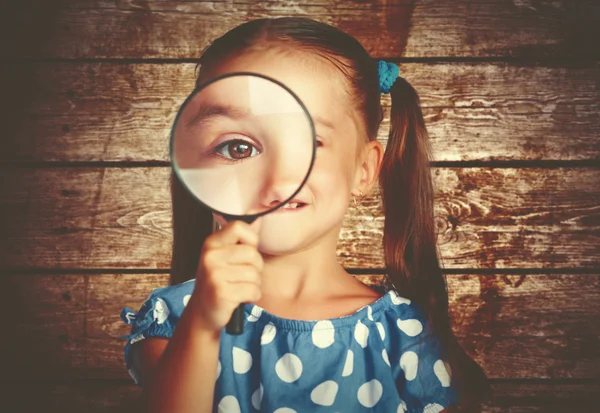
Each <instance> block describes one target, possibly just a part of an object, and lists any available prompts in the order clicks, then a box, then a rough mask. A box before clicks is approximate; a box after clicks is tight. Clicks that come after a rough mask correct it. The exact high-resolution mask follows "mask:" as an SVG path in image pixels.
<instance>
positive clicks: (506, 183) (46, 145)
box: [0, 0, 600, 413]
mask: <svg viewBox="0 0 600 413" xmlns="http://www.w3.org/2000/svg"><path fill="white" fill-rule="evenodd" d="M2 7H3V9H2V13H0V14H1V15H2V17H1V21H0V23H1V24H0V26H1V28H0V30H1V32H0V34H1V35H0V59H2V64H1V70H2V73H1V76H0V85H1V87H0V90H1V91H2V92H1V93H0V101H1V103H2V107H3V109H2V117H3V121H2V125H3V132H2V138H1V142H2V143H1V145H2V146H1V148H2V149H1V152H0V170H1V173H2V175H1V177H2V179H1V181H0V182H1V189H2V191H1V192H0V208H1V209H0V212H1V216H0V232H1V234H2V237H1V240H0V271H1V275H0V280H1V282H2V286H1V287H2V291H3V293H4V294H3V299H2V300H0V301H1V302H2V304H1V305H2V308H1V311H2V314H3V319H4V320H5V324H4V326H3V328H2V334H3V335H2V337H3V338H2V351H1V352H0V354H1V355H2V368H1V369H0V371H1V373H0V374H1V380H2V383H1V385H0V387H1V388H2V390H1V392H2V397H0V399H2V404H1V407H0V409H4V408H6V409H7V410H2V411H6V412H30V411H36V412H42V411H43V412H98V413H100V412H102V413H104V412H112V411H131V410H132V409H133V406H135V400H136V396H137V395H138V394H139V389H138V388H136V387H135V386H134V385H133V382H132V381H131V379H130V378H129V376H128V374H127V372H126V371H125V367H124V362H123V344H124V342H123V341H122V340H120V338H119V336H120V335H122V334H126V333H127V332H128V329H127V326H125V325H124V324H123V323H122V322H121V320H120V319H119V311H120V309H121V308H122V307H123V306H129V307H131V308H139V305H140V304H141V303H142V301H143V300H144V299H145V298H146V297H147V295H148V293H149V292H150V291H151V290H152V289H154V288H157V287H159V286H163V285H166V284H167V282H168V271H169V259H170V247H171V239H170V224H171V217H170V198H169V192H168V181H167V176H168V173H169V163H168V155H167V149H168V141H167V135H168V131H169V127H170V125H171V122H172V121H173V118H174V114H175V112H176V110H177V108H178V106H179V104H180V103H181V102H182V101H183V99H184V98H185V96H186V95H187V93H189V91H190V90H191V89H192V87H193V83H194V73H193V71H194V62H195V59H196V58H197V56H198V55H199V54H200V52H201V50H202V49H203V47H204V46H205V45H206V44H207V43H208V42H209V41H210V40H211V39H212V38H214V37H216V36H218V35H219V34H221V33H223V32H224V31H226V30H227V29H229V28H231V27H233V26H235V25H237V24H239V23H241V22H243V21H246V20H248V19H252V18H257V17H262V16H272V17H276V16H291V15H301V16H309V17H312V18H315V19H317V20H321V21H324V22H327V23H331V24H334V25H336V26H338V27H340V28H341V29H344V30H346V31H348V32H349V33H351V34H353V35H354V36H355V37H356V38H357V39H359V40H360V41H361V42H362V43H363V44H364V45H365V47H366V48H367V49H368V50H369V52H370V53H371V55H372V56H373V57H375V58H386V59H388V60H390V61H395V62H397V63H398V64H399V66H400V71H401V73H402V75H403V76H405V77H406V78H407V79H408V80H409V81H410V82H411V83H412V84H413V85H414V86H415V88H416V89H417V90H418V91H419V93H420V96H421V99H422V106H423V111H424V114H425V116H426V122H427V127H428V128H429V131H430V134H431V137H432V140H433V146H434V152H435V162H434V164H433V166H434V168H433V176H434V180H435V185H436V188H437V189H436V190H437V193H436V197H437V198H436V223H437V227H438V229H439V243H440V251H441V254H442V258H443V264H444V266H445V268H446V274H447V281H448V288H449V294H450V303H451V310H452V317H453V320H454V328H455V331H456V333H457V335H458V336H459V337H460V338H461V342H462V343H463V345H464V346H465V348H466V349H467V350H468V351H469V352H470V354H472V355H473V357H474V358H475V359H477V360H478V361H479V362H480V363H481V364H482V365H483V367H484V369H485V370H486V372H487V374H488V375H489V377H490V378H491V380H492V385H493V388H494V389H495V390H496V393H495V396H494V398H493V399H492V400H491V402H490V403H489V404H487V405H486V406H485V409H484V410H485V411H486V412H542V411H552V412H577V411H589V410H591V409H592V408H594V407H596V406H597V405H599V404H600V397H599V392H598V390H599V389H600V386H599V379H600V375H599V373H600V352H599V350H598V348H599V347H600V346H598V338H599V335H600V325H599V323H598V318H599V317H600V293H599V284H600V283H599V274H600V265H599V263H600V262H599V258H600V247H599V246H600V219H599V218H600V185H599V182H600V179H599V178H600V170H599V168H598V160H599V157H600V155H599V154H600V140H599V139H598V137H599V131H600V123H599V122H598V121H599V118H600V116H599V105H600V99H599V93H598V80H599V74H600V71H599V64H598V62H599V53H598V52H599V50H600V49H598V47H597V39H599V38H600V35H599V34H600V33H599V31H598V27H599V26H600V25H599V24H598V22H599V21H600V6H598V3H597V2H596V1H592V0H590V1H587V0H579V1H569V0H554V1H544V0H518V1H517V0H513V1H509V0H479V1H467V0H437V1H433V0H422V1H409V0H401V1H399V0H370V1H364V0H363V1H359V0H354V1H339V0H321V1H319V2H304V1H289V0H279V1H266V0H260V1H246V2H238V1H231V0H229V1H212V2H205V1H159V0H120V1H114V0H81V1H68V0H57V1H42V0H33V1H13V0H10V1H8V2H4V5H3V6H2ZM383 104H384V105H385V107H386V109H388V108H389V100H388V99H387V98H386V97H384V98H383ZM386 113H387V112H386ZM386 131H387V120H386V122H384V125H383V127H382V131H381V135H380V137H381V140H382V142H384V143H385V139H386V138H385V133H386ZM381 228H382V216H381V209H380V204H379V201H378V199H377V197H376V196H373V197H371V198H370V199H369V200H367V202H366V205H365V207H364V208H363V209H362V210H351V211H350V212H349V214H348V217H347V221H346V223H345V225H344V229H343V232H342V237H341V239H340V244H339V257H340V259H341V260H342V262H343V263H344V264H345V265H346V266H347V267H348V268H351V269H352V270H353V271H354V273H355V274H358V275H356V276H357V277H360V278H361V280H363V281H365V282H367V283H376V282H378V281H379V280H380V277H381V276H380V275H377V274H380V273H381V268H382V266H383V264H382V256H381V253H380V252H379V249H378V248H379V244H380V242H381ZM355 239H358V242H354V241H352V242H350V240H355ZM6 320H8V325H7V324H6ZM596 408H597V407H596Z"/></svg>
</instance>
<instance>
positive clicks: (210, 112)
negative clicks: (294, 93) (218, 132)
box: [188, 104, 336, 131]
mask: <svg viewBox="0 0 600 413" xmlns="http://www.w3.org/2000/svg"><path fill="white" fill-rule="evenodd" d="M249 115H250V113H249V112H248V111H247V110H244V109H240V108H237V107H235V106H231V105H220V104H211V105H208V106H202V107H201V108H200V110H199V111H198V113H197V114H196V116H194V118H192V120H190V121H189V123H188V127H190V126H200V125H202V124H204V123H207V122H210V120H211V119H214V118H216V117H219V116H225V117H228V118H231V119H242V118H247V117H248V116H249ZM311 118H312V119H313V122H314V123H315V126H316V125H321V126H322V127H325V128H327V129H330V130H332V131H335V130H336V127H335V126H334V125H333V123H331V122H330V121H328V120H327V119H325V118H323V117H321V116H311Z"/></svg>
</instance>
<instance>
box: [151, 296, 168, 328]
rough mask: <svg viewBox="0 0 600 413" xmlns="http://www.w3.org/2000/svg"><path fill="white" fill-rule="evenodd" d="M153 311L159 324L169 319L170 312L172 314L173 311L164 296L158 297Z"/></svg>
mask: <svg viewBox="0 0 600 413" xmlns="http://www.w3.org/2000/svg"><path fill="white" fill-rule="evenodd" d="M153 313H154V314H153V315H154V319H155V320H156V322H157V323H158V324H162V323H164V322H165V321H166V320H167V318H168V317H169V314H171V311H169V307H168V306H167V303H165V301H164V300H163V299H162V298H157V299H156V303H155V304H154V310H153Z"/></svg>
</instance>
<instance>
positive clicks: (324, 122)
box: [312, 116, 336, 131]
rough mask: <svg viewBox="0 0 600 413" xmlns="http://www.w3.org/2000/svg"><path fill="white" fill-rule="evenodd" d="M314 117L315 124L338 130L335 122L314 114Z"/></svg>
mask: <svg viewBox="0 0 600 413" xmlns="http://www.w3.org/2000/svg"><path fill="white" fill-rule="evenodd" d="M312 118H313V121H314V122H315V124H319V125H321V126H323V127H325V128H327V129H331V130H332V131H335V130H336V127H335V126H334V125H333V123H331V122H329V121H328V120H327V119H324V118H322V117H320V116H312Z"/></svg>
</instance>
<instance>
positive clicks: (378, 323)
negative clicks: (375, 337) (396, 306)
mask: <svg viewBox="0 0 600 413" xmlns="http://www.w3.org/2000/svg"><path fill="white" fill-rule="evenodd" d="M375 325H376V326H377V330H379V335H380V336H381V341H383V340H385V328H383V324H381V323H380V322H379V321H377V322H376V323H375Z"/></svg>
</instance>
